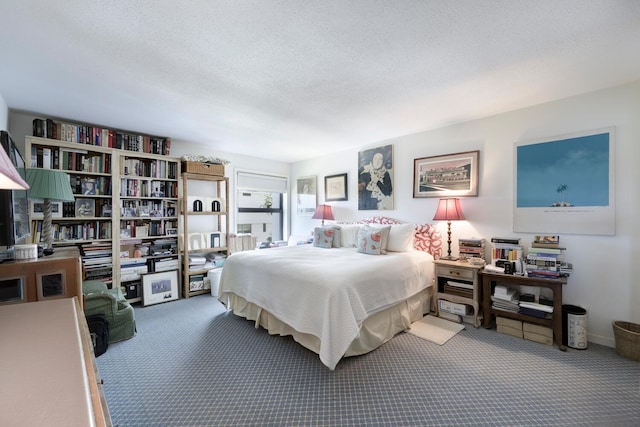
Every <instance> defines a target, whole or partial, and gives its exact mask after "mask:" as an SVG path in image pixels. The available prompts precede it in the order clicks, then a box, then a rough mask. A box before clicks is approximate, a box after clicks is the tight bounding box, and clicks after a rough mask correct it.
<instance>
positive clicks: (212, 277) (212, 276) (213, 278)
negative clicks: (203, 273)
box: [207, 268, 222, 297]
mask: <svg viewBox="0 0 640 427" xmlns="http://www.w3.org/2000/svg"><path fill="white" fill-rule="evenodd" d="M221 274H222V269H221V268H214V269H213V270H209V272H208V273H207V278H208V279H209V283H210V284H211V296H213V297H217V296H218V289H219V287H220V275H221Z"/></svg>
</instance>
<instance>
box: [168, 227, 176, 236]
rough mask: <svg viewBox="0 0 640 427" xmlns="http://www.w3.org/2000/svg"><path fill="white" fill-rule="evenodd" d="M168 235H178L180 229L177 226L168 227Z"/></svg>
mask: <svg viewBox="0 0 640 427" xmlns="http://www.w3.org/2000/svg"><path fill="white" fill-rule="evenodd" d="M166 234H167V236H177V235H178V229H177V228H167V233H166Z"/></svg>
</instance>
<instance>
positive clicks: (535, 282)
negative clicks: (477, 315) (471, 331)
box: [480, 271, 567, 351]
mask: <svg viewBox="0 0 640 427" xmlns="http://www.w3.org/2000/svg"><path fill="white" fill-rule="evenodd" d="M480 276H481V277H482V294H483V302H482V309H483V312H484V319H483V325H484V327H485V328H490V327H491V320H492V319H491V316H495V315H499V316H500V317H507V318H509V319H515V320H523V321H525V322H529V323H535V324H538V325H544V326H548V327H551V329H553V336H554V338H555V341H556V344H557V345H558V348H559V349H560V350H562V351H566V350H567V347H566V346H565V345H564V344H562V340H563V336H562V287H563V286H564V285H566V284H567V278H566V277H561V278H559V279H540V278H537V277H524V276H518V275H512V274H500V273H491V272H487V271H481V272H480ZM496 283H504V284H505V285H526V286H539V287H542V288H549V289H551V291H552V292H553V314H552V315H551V319H540V318H538V317H533V316H527V315H524V314H520V313H512V312H509V311H503V310H494V309H493V308H492V307H491V295H493V289H494V287H495V285H496Z"/></svg>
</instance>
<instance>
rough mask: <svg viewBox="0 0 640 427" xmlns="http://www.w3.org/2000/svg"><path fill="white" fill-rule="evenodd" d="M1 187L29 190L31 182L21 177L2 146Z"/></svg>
mask: <svg viewBox="0 0 640 427" xmlns="http://www.w3.org/2000/svg"><path fill="white" fill-rule="evenodd" d="M0 188H1V189H3V190H27V189H28V188H29V184H27V183H26V182H25V181H24V179H22V178H21V177H20V174H19V173H18V171H17V170H16V168H15V166H13V163H11V159H10V158H9V156H8V155H7V153H6V151H4V150H3V149H2V148H1V147H0Z"/></svg>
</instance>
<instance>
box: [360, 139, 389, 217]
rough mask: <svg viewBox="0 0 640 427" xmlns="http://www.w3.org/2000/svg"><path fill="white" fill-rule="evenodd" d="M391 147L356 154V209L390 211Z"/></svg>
mask: <svg viewBox="0 0 640 427" xmlns="http://www.w3.org/2000/svg"><path fill="white" fill-rule="evenodd" d="M393 208H394V207H393V145H385V146H382V147H377V148H371V149H368V150H363V151H360V152H359V153H358V209H359V210H392V209H393Z"/></svg>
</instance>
